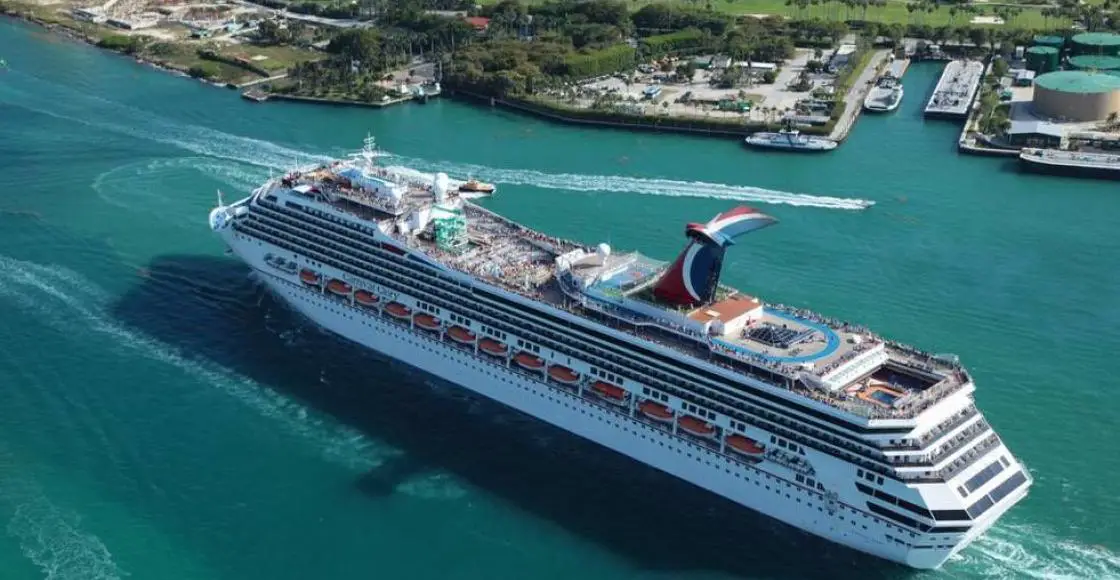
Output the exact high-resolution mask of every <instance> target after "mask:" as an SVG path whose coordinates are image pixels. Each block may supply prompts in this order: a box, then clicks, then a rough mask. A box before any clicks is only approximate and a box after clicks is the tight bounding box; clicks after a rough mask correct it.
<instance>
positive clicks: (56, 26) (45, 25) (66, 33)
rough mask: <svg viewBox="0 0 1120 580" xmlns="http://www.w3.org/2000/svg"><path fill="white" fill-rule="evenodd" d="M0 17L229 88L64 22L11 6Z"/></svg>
mask: <svg viewBox="0 0 1120 580" xmlns="http://www.w3.org/2000/svg"><path fill="white" fill-rule="evenodd" d="M0 17H3V18H8V19H11V20H13V21H16V22H23V23H26V24H31V25H34V26H38V27H39V28H42V29H44V30H47V31H49V32H51V33H53V34H58V35H59V36H62V37H63V38H66V39H68V40H71V41H74V42H79V43H82V44H85V45H88V46H92V47H93V48H96V49H98V50H101V51H104V52H107V53H110V54H115V55H119V56H123V57H125V58H128V59H129V60H131V61H133V62H134V63H136V64H139V65H143V66H147V67H150V68H154V69H156V70H159V71H162V72H165V73H168V74H171V75H174V76H177V77H182V78H187V79H194V80H197V81H199V82H201V83H203V84H206V85H210V86H212V87H215V88H230V84H229V83H220V82H215V81H211V80H207V79H204V78H198V77H193V76H191V75H189V74H187V68H185V67H183V68H180V67H178V66H175V65H174V64H171V63H169V62H166V61H158V60H153V59H149V58H145V57H142V56H138V55H135V54H128V53H126V52H121V51H119V50H113V49H111V48H106V47H104V46H101V45H100V42H101V39H99V38H95V37H92V36H90V35H88V34H86V33H85V32H84V31H82V30H78V29H74V28H71V27H69V26H66V25H64V24H60V23H57V22H48V21H45V20H43V19H41V18H39V17H38V16H35V15H32V14H25V13H23V12H20V11H19V10H16V9H14V8H12V7H0ZM234 88H235V87H234Z"/></svg>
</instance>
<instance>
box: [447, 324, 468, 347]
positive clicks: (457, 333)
mask: <svg viewBox="0 0 1120 580" xmlns="http://www.w3.org/2000/svg"><path fill="white" fill-rule="evenodd" d="M447 336H450V337H451V340H454V341H455V342H459V343H462V344H474V340H475V336H474V333H473V332H471V331H469V330H467V329H465V328H463V327H462V326H452V327H451V328H448V329H447Z"/></svg>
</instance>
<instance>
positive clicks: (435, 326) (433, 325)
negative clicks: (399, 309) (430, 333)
mask: <svg viewBox="0 0 1120 580" xmlns="http://www.w3.org/2000/svg"><path fill="white" fill-rule="evenodd" d="M412 321H413V322H415V323H416V326H419V327H420V328H423V329H424V330H439V319H438V318H436V317H435V316H432V315H431V314H424V313H423V312H417V313H416V315H415V316H413V317H412Z"/></svg>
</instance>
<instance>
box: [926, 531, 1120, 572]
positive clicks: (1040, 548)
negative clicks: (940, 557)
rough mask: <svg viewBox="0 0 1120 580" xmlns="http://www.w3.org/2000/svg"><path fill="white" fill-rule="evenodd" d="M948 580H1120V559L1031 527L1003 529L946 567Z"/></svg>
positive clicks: (984, 538)
mask: <svg viewBox="0 0 1120 580" xmlns="http://www.w3.org/2000/svg"><path fill="white" fill-rule="evenodd" d="M943 572H946V573H947V574H946V578H976V577H978V576H979V577H983V578H994V579H1008V580H1011V579H1015V580H1019V579H1021V578H1032V579H1038V580H1082V579H1084V578H1098V579H1102V580H1103V579H1105V578H1108V579H1112V580H1116V579H1120V555H1118V554H1116V553H1114V552H1111V551H1109V550H1107V549H1106V548H1104V547H1102V546H1086V545H1083V544H1079V543H1077V542H1073V541H1069V540H1064V539H1062V538H1060V537H1058V536H1056V535H1054V534H1053V533H1052V532H1051V531H1049V530H1047V529H1045V528H1042V527H1041V526H1035V525H1031V524H1025V523H1008V524H1003V523H1000V524H997V525H996V526H995V527H993V528H992V529H991V530H988V533H987V534H985V535H983V536H981V537H980V538H978V539H977V540H976V541H975V542H973V544H972V545H971V546H969V547H968V548H966V549H964V550H963V551H962V552H961V553H960V554H958V555H956V556H954V557H953V559H952V560H951V561H950V562H949V563H948V564H946V566H945V568H944V569H943Z"/></svg>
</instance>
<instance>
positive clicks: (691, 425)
mask: <svg viewBox="0 0 1120 580" xmlns="http://www.w3.org/2000/svg"><path fill="white" fill-rule="evenodd" d="M680 428H681V429H682V430H684V432H685V433H688V434H690V435H695V436H697V437H704V438H712V437H715V435H716V428H715V426H714V425H712V424H711V423H708V422H705V421H703V420H701V419H698V418H696V417H693V416H692V415H685V416H683V417H681V422H680Z"/></svg>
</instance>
